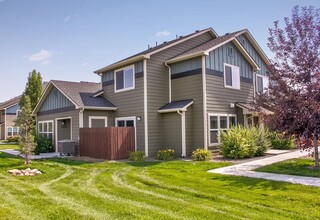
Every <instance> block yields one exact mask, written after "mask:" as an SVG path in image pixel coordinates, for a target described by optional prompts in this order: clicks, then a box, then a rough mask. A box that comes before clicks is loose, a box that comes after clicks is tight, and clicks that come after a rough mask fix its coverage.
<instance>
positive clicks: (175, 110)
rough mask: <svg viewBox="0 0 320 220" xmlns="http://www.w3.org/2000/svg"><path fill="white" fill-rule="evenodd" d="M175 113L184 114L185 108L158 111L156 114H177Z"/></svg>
mask: <svg viewBox="0 0 320 220" xmlns="http://www.w3.org/2000/svg"><path fill="white" fill-rule="evenodd" d="M177 111H182V112H186V111H187V108H173V109H163V110H158V113H170V112H177Z"/></svg>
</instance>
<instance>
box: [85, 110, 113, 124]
mask: <svg viewBox="0 0 320 220" xmlns="http://www.w3.org/2000/svg"><path fill="white" fill-rule="evenodd" d="M114 115H115V112H113V111H105V110H104V111H98V110H85V111H84V112H83V127H84V128H88V127H89V116H103V117H107V118H108V119H107V121H108V127H113V126H114Z"/></svg>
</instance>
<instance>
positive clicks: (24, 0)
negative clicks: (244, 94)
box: [0, 0, 320, 102]
mask: <svg viewBox="0 0 320 220" xmlns="http://www.w3.org/2000/svg"><path fill="white" fill-rule="evenodd" d="M294 5H301V6H309V5H313V6H316V7H320V1H319V0H305V1H298V0H268V1H260V0H242V1H236V0H234V1H230V0H224V1H214V0H208V1H206V0H185V1H181V0H126V1H124V0H114V1H108V0H81V1H78V0H0V76H1V77H0V102H3V101H6V100H7V99H9V98H12V97H14V96H17V95H20V94H21V93H22V92H23V90H24V87H25V84H26V79H27V76H28V73H29V72H31V71H32V70H33V69H36V70H37V71H39V72H40V73H41V75H42V77H43V79H44V80H45V81H49V80H51V79H59V80H69V81H96V82H97V81H99V80H100V78H99V77H98V76H96V75H95V74H93V71H94V70H96V69H99V68H101V67H104V66H106V65H109V64H111V63H113V62H115V61H118V60H119V59H123V58H125V57H127V56H129V55H132V54H134V53H136V52H139V51H141V50H145V49H147V47H148V45H151V46H153V45H155V43H156V41H157V42H158V43H161V42H163V41H168V40H172V39H174V38H175V36H176V34H177V35H186V34H189V33H191V32H194V31H195V30H198V29H204V28H208V27H212V28H213V29H214V30H215V31H216V32H217V33H218V34H219V35H223V34H225V33H227V32H233V31H237V30H240V29H244V28H248V29H249V31H250V32H251V33H252V35H253V36H254V37H255V39H256V40H257V41H258V43H259V44H260V46H261V47H262V49H263V50H264V51H265V52H266V53H267V55H269V56H270V58H272V54H270V52H269V51H268V48H267V46H266V42H267V37H268V28H269V27H272V25H273V22H274V21H275V20H283V17H286V16H290V14H291V9H292V7H293V6H294Z"/></svg>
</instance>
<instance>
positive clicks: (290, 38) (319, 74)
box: [258, 6, 320, 169]
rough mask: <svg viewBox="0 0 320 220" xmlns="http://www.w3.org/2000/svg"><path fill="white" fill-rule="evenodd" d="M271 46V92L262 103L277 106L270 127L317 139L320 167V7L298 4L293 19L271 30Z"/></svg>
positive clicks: (277, 23)
mask: <svg viewBox="0 0 320 220" xmlns="http://www.w3.org/2000/svg"><path fill="white" fill-rule="evenodd" d="M269 33H270V37H269V38H268V47H269V48H270V50H271V51H272V52H273V53H274V54H275V58H274V59H273V60H272V61H271V66H270V75H269V77H270V81H271V83H270V85H269V95H267V94H263V95H260V96H258V102H263V103H265V102H267V103H269V104H271V105H272V106H273V109H274V115H273V116H271V117H270V118H268V119H267V122H268V124H269V126H270V127H271V128H273V129H276V130H278V131H282V132H286V133H287V134H288V135H292V134H294V135H296V136H301V135H304V136H305V137H308V138H313V145H314V146H313V147H314V156H315V168H317V169H319V157H318V139H319V134H320V9H318V8H315V7H311V6H310V7H299V6H295V7H294V8H293V10H292V14H291V18H288V17H286V18H284V26H283V27H280V24H279V22H278V21H276V22H274V27H273V28H270V29H269Z"/></svg>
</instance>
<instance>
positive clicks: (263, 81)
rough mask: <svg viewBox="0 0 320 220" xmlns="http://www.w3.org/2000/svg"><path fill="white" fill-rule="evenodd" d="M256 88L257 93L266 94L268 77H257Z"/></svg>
mask: <svg viewBox="0 0 320 220" xmlns="http://www.w3.org/2000/svg"><path fill="white" fill-rule="evenodd" d="M256 86H257V93H264V92H268V87H269V77H268V76H262V75H257V82H256Z"/></svg>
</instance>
